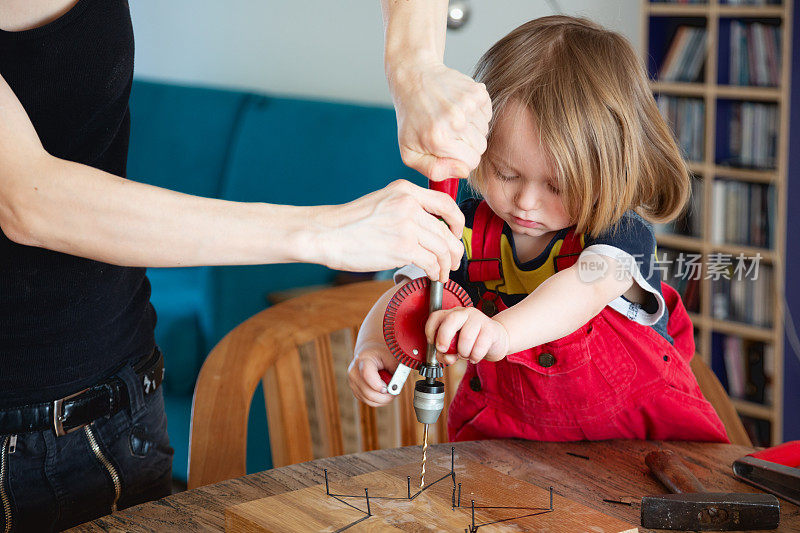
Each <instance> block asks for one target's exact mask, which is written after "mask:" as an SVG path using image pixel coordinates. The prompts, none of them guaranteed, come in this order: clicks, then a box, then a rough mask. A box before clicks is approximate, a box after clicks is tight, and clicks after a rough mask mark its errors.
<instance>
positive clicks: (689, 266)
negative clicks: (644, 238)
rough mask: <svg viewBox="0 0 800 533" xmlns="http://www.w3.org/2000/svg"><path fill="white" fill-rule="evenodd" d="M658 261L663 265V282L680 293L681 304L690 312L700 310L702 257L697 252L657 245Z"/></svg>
mask: <svg viewBox="0 0 800 533" xmlns="http://www.w3.org/2000/svg"><path fill="white" fill-rule="evenodd" d="M658 263H659V266H663V267H664V269H663V270H662V273H663V275H664V279H663V280H662V281H664V283H666V284H667V285H669V286H671V287H672V288H674V289H675V290H676V291H678V294H680V295H681V299H682V300H683V305H684V307H686V309H687V310H688V311H690V312H695V313H696V312H698V311H699V310H700V280H701V279H702V257H701V256H700V254H699V253H694V252H685V251H681V250H675V249H673V248H668V247H661V246H659V247H658Z"/></svg>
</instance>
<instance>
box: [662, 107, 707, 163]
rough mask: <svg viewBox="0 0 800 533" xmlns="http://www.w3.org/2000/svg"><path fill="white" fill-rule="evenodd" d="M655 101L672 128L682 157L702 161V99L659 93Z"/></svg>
mask: <svg viewBox="0 0 800 533" xmlns="http://www.w3.org/2000/svg"><path fill="white" fill-rule="evenodd" d="M656 102H657V103H658V109H659V111H661V115H662V116H663V117H664V119H665V120H666V121H667V123H668V124H669V125H670V127H671V128H672V132H673V134H674V135H675V139H676V141H677V142H678V146H680V148H681V151H682V152H683V154H684V157H686V159H688V160H689V161H702V159H703V146H704V140H705V139H704V134H705V124H704V117H705V103H704V102H703V100H701V99H699V98H684V97H675V96H666V95H663V94H659V95H658V96H657V97H656Z"/></svg>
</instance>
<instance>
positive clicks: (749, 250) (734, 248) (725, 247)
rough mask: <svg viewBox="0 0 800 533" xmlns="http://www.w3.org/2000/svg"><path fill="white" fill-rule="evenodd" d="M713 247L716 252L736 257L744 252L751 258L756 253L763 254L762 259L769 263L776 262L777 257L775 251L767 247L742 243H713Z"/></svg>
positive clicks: (746, 256)
mask: <svg viewBox="0 0 800 533" xmlns="http://www.w3.org/2000/svg"><path fill="white" fill-rule="evenodd" d="M711 248H712V250H713V251H714V252H721V253H723V254H731V255H732V256H734V257H736V256H737V255H739V254H744V257H745V258H750V257H755V256H756V254H761V260H762V261H764V262H767V263H774V262H775V257H776V255H775V252H774V251H772V250H768V249H767V248H758V247H756V246H745V245H742V244H726V243H711Z"/></svg>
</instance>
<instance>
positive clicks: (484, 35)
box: [130, 0, 640, 104]
mask: <svg viewBox="0 0 800 533" xmlns="http://www.w3.org/2000/svg"><path fill="white" fill-rule="evenodd" d="M471 3H472V8H473V9H472V18H471V19H470V21H469V22H468V24H467V25H466V26H465V27H464V28H462V29H461V30H458V31H452V30H451V31H448V36H447V47H446V52H445V63H446V64H447V65H448V66H451V67H453V68H456V69H458V70H460V71H462V72H465V73H471V72H472V70H473V68H474V66H475V63H476V62H477V60H478V58H479V57H480V56H481V54H482V53H483V52H484V51H486V49H488V47H489V46H490V45H491V44H492V43H494V42H495V41H496V40H497V39H499V38H500V37H502V36H503V35H505V34H506V33H508V32H509V31H510V30H512V29H513V28H514V27H516V26H518V25H519V24H521V23H522V22H525V21H527V20H530V19H532V18H536V17H540V16H544V15H549V14H553V13H554V11H553V9H552V8H551V7H550V4H549V3H547V2H545V1H544V0H471ZM557 4H558V5H559V6H560V7H561V9H562V10H563V12H564V13H566V14H570V15H582V16H586V17H588V18H591V19H593V20H595V21H597V22H599V23H601V24H603V25H604V26H606V27H607V28H609V29H613V30H616V31H619V32H620V33H622V34H623V35H625V36H626V37H628V39H630V40H631V42H632V43H633V44H634V46H636V47H637V50H638V46H639V41H640V36H639V30H640V1H639V0H558V2H557ZM130 5H131V16H132V18H133V26H134V31H135V35H136V63H135V65H136V67H135V68H136V70H135V72H136V75H137V76H139V77H142V78H149V79H157V80H164V81H172V82H176V83H184V84H193V85H194V84H199V85H211V86H218V87H231V88H240V89H249V90H255V91H258V92H267V93H273V94H286V95H297V96H306V97H313V98H321V99H332V100H344V101H354V102H364V103H379V104H388V103H390V102H391V99H390V96H389V92H388V90H387V88H386V81H385V78H384V75H383V26H382V23H381V11H380V3H379V0H280V1H279V0H132V1H131V2H130Z"/></svg>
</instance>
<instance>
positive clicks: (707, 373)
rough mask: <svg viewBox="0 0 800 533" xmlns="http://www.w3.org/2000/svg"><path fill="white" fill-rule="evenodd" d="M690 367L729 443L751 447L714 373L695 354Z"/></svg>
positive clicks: (698, 355)
mask: <svg viewBox="0 0 800 533" xmlns="http://www.w3.org/2000/svg"><path fill="white" fill-rule="evenodd" d="M691 365H692V372H693V373H694V377H695V378H697V384H698V385H700V391H701V392H702V393H703V396H705V397H706V400H708V401H709V403H711V405H712V406H714V409H715V410H716V411H717V414H718V415H719V418H720V420H722V423H723V425H724V426H725V431H727V433H728V439H730V441H731V443H732V444H739V445H741V446H752V445H753V443H752V442H751V441H750V437H748V436H747V431H745V429H744V424H742V419H741V418H739V413H737V412H736V407H734V405H733V402H731V399H730V397H729V396H728V393H727V392H725V388H724V387H723V386H722V383H720V382H719V379H717V376H716V375H715V374H714V372H713V371H712V370H711V369H710V368H709V367H708V365H707V364H706V363H705V361H703V358H702V357H700V354H695V356H694V357H692V364H691Z"/></svg>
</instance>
